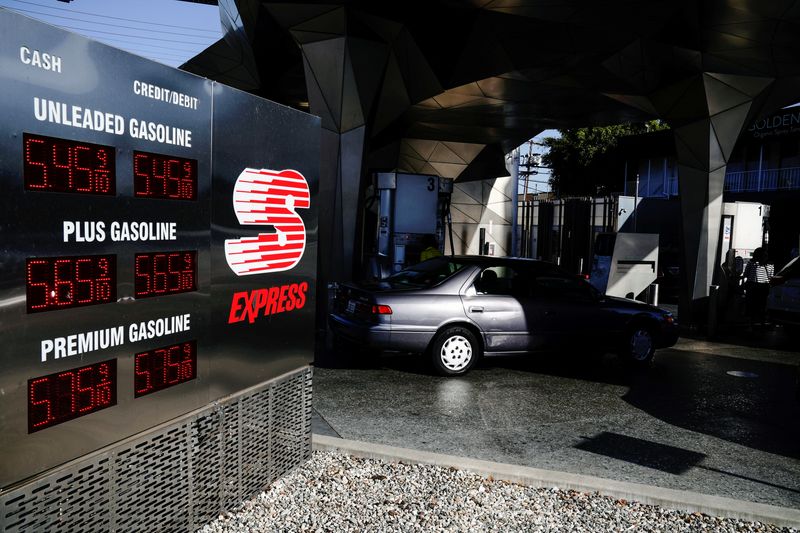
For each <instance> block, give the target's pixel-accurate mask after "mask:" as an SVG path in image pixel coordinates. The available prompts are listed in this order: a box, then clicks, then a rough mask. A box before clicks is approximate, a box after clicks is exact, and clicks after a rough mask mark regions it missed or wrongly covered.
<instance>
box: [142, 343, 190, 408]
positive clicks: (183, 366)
mask: <svg viewBox="0 0 800 533" xmlns="http://www.w3.org/2000/svg"><path fill="white" fill-rule="evenodd" d="M134 367H135V372H134V377H133V380H134V383H133V390H134V396H135V397H137V398H138V397H139V396H144V395H146V394H150V393H152V392H157V391H160V390H163V389H166V388H168V387H171V386H173V385H178V384H179V383H184V382H186V381H190V380H193V379H195V377H197V343H196V342H195V341H187V342H183V343H180V344H173V345H171V346H165V347H163V348H155V349H153V350H150V351H147V352H142V353H137V354H136V355H135V356H134Z"/></svg>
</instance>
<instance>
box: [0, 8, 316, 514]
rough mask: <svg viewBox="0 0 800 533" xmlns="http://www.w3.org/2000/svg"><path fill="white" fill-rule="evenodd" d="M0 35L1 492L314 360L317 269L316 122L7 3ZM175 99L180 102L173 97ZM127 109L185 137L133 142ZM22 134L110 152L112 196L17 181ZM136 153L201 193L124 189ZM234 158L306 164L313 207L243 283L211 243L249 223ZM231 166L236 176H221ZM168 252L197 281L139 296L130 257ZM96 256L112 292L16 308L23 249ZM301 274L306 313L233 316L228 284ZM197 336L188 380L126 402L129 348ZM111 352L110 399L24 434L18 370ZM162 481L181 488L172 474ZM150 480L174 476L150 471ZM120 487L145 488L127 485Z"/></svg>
mask: <svg viewBox="0 0 800 533" xmlns="http://www.w3.org/2000/svg"><path fill="white" fill-rule="evenodd" d="M0 36H2V37H0V43H2V47H1V48H0V61H2V64H3V68H2V69H0V89H2V93H3V98H2V99H1V100H0V185H1V186H2V191H3V194H2V195H0V245H1V246H0V268H2V273H3V275H2V278H0V343H2V345H3V349H2V350H1V351H0V395H1V396H2V407H0V454H2V456H3V461H2V462H0V488H3V487H9V486H11V485H14V484H17V483H19V482H20V481H21V480H23V479H26V478H29V477H30V476H35V475H37V474H39V473H41V472H44V471H46V470H48V469H51V468H53V467H56V466H58V465H61V464H65V463H67V462H69V461H71V460H74V459H76V458H79V457H81V456H83V455H85V454H87V453H90V452H93V451H95V450H98V449H100V448H102V447H103V446H107V445H109V444H111V443H114V442H118V441H120V440H122V439H125V438H128V437H130V436H131V435H134V434H137V433H140V432H142V431H145V430H147V429H148V428H152V427H154V426H156V425H158V424H161V423H163V422H165V421H168V420H171V419H174V418H175V417H178V416H181V415H183V414H185V413H187V412H190V411H192V410H195V409H198V408H201V407H203V406H206V405H208V404H209V403H210V402H212V401H213V400H216V399H218V398H221V397H225V396H227V395H230V394H233V393H236V392H238V391H241V390H243V389H245V388H247V387H251V386H254V385H256V384H258V383H262V382H264V381H265V380H268V379H270V378H273V377H275V376H278V375H281V374H284V373H286V372H289V371H292V370H295V369H297V368H300V367H303V366H304V365H306V364H307V363H308V362H309V361H310V360H311V356H312V350H313V335H311V334H309V332H312V331H313V314H314V301H313V295H314V294H315V287H314V285H313V281H314V279H315V274H316V232H317V219H316V210H315V208H316V205H315V201H316V198H315V195H316V192H317V187H318V168H319V119H318V118H316V117H312V116H310V115H307V114H305V113H301V112H297V111H293V110H290V109H288V108H285V107H282V106H279V105H277V104H274V103H271V102H267V101H265V100H262V99H258V98H256V97H253V96H250V95H247V94H244V93H239V92H238V91H233V90H232V89H229V88H226V87H223V86H221V85H216V86H215V84H214V83H212V82H210V81H209V80H205V79H202V78H199V77H196V76H193V75H190V74H187V73H185V72H181V71H177V70H175V69H172V68H169V67H166V66H164V65H160V64H157V63H153V62H151V61H148V60H145V59H142V58H139V57H136V56H133V55H131V54H128V53H126V52H122V51H120V50H116V49H114V48H111V47H108V46H105V45H102V44H99V43H95V42H92V41H90V40H88V39H85V38H84V37H81V36H77V35H74V34H70V33H68V32H66V31H63V30H60V29H58V28H54V27H51V26H47V25H45V24H42V23H39V22H36V21H33V20H31V19H28V18H26V17H23V16H21V15H17V14H14V13H11V12H8V11H5V10H2V9H0ZM22 47H25V48H26V49H27V50H29V51H33V50H35V51H38V52H40V53H48V54H51V55H52V56H58V57H59V58H60V64H61V69H60V72H57V71H53V70H45V69H43V68H39V67H36V66H33V65H31V64H26V63H24V62H23V61H21V57H22V56H21V52H20V50H21V48H22ZM23 55H24V54H23ZM135 82H146V83H148V84H151V85H152V86H154V87H159V88H162V89H167V90H169V91H172V92H174V93H175V94H182V95H183V94H185V95H188V96H189V97H191V98H197V100H196V102H195V101H185V100H177V97H176V98H175V99H173V98H172V97H166V96H164V95H165V94H167V93H164V92H163V91H162V93H161V96H164V98H154V97H153V96H154V95H155V93H150V94H149V96H143V95H141V94H136V93H135V89H134V88H135V87H136V85H135ZM169 94H172V93H169ZM35 98H40V99H47V100H50V101H53V102H58V103H63V104H65V105H67V106H68V107H69V108H70V109H71V106H80V107H81V108H83V109H91V110H97V111H101V112H104V113H106V112H107V113H113V114H115V115H119V116H120V117H122V118H123V121H124V131H122V132H119V133H107V132H104V131H94V130H92V129H90V128H87V127H76V126H73V125H68V124H65V123H63V122H64V121H63V120H60V121H47V120H38V119H37V117H36V114H35V106H34V99H35ZM181 101H182V102H183V103H184V104H187V103H188V104H189V105H178V104H179V103H180V102H181ZM176 102H177V103H176ZM134 118H135V119H137V120H146V121H151V122H154V123H160V124H164V125H167V126H169V127H176V128H181V129H185V130H190V131H191V147H189V146H179V145H176V144H168V143H165V142H155V141H150V140H147V139H141V138H136V137H134V136H132V135H131V129H130V120H131V119H134ZM212 131H213V134H214V142H213V145H212ZM26 132H27V133H33V134H38V135H46V136H51V137H57V138H61V139H69V140H77V141H81V142H88V143H96V144H103V145H108V146H113V147H115V150H116V168H117V172H116V174H117V178H116V194H115V195H113V196H97V195H84V194H66V193H53V192H40V191H29V190H25V189H24V187H23V174H22V161H23V155H22V148H23V146H22V135H23V133H26ZM134 150H142V151H147V152H153V153H159V154H168V155H172V156H177V157H184V158H190V159H196V160H197V161H198V194H197V199H196V200H195V201H187V200H161V199H147V198H137V197H134V194H133V169H132V161H133V151H134ZM212 154H213V168H212ZM241 165H246V166H252V167H256V168H275V169H278V170H280V169H288V168H293V169H295V170H298V171H300V172H302V173H303V174H304V176H305V177H306V180H307V181H308V183H309V186H310V189H311V208H310V209H307V210H300V211H299V214H300V215H301V217H302V218H303V221H304V224H305V227H306V233H307V235H308V239H307V245H306V250H305V254H304V256H303V259H302V261H301V262H300V264H299V265H298V266H297V267H295V268H294V269H292V270H289V271H286V272H282V273H278V274H265V275H257V276H247V277H241V278H240V277H238V276H235V275H234V274H233V272H232V271H231V270H230V268H229V267H228V265H227V263H226V261H225V258H224V255H223V251H222V244H221V243H222V240H224V238H226V236H228V235H234V234H235V235H236V236H242V235H247V234H248V232H247V231H245V229H246V228H244V227H242V226H239V224H238V222H236V217H235V215H234V212H233V206H232V204H233V202H232V185H233V182H234V181H235V179H236V177H237V176H238V173H239V172H240V171H241V168H240V166H241ZM234 168H238V170H236V171H234V170H232V169H234ZM234 172H235V173H234ZM212 180H213V185H212ZM64 221H89V222H94V221H103V222H105V223H106V229H107V230H108V228H109V225H110V224H111V222H112V221H127V222H130V221H145V222H174V223H175V224H176V227H177V232H176V233H177V238H176V239H175V240H166V241H164V240H162V241H152V240H151V241H124V242H123V241H112V240H111V239H110V236H107V238H106V239H105V240H104V241H102V242H97V241H95V242H75V241H73V240H70V241H69V242H65V240H64V238H63V222H64ZM212 225H213V227H214V232H213V236H212ZM248 231H249V230H248ZM262 231H263V230H262ZM266 231H269V230H266ZM212 239H213V244H212ZM177 250H197V253H198V272H197V290H196V291H193V292H186V293H181V294H172V295H168V296H161V297H153V298H144V299H142V298H140V299H136V298H135V297H134V277H135V273H134V254H136V253H141V252H158V251H162V252H163V251H177ZM96 254H116V256H117V280H118V282H117V287H116V289H117V301H115V302H112V303H108V304H104V305H93V306H87V307H80V308H70V309H61V310H54V311H47V312H40V313H27V311H26V284H25V261H26V258H29V257H53V256H77V255H96ZM297 282H305V283H307V284H308V291H307V302H306V305H305V307H304V308H303V309H296V310H294V311H293V312H286V313H281V314H280V315H278V314H275V315H274V316H269V317H261V318H260V319H259V320H257V321H254V322H253V323H250V322H249V321H245V322H244V323H237V324H228V317H229V314H230V309H231V305H232V300H233V296H234V294H236V293H238V292H248V293H249V292H250V291H252V290H253V289H256V288H263V287H274V286H281V285H283V284H287V283H297ZM179 314H190V315H191V329H190V330H189V331H184V332H180V333H173V334H170V335H165V336H161V337H158V338H150V339H146V340H138V341H133V340H132V339H131V338H130V335H129V329H128V328H129V326H130V325H131V324H138V323H140V322H143V321H148V320H153V319H158V318H164V317H170V316H174V315H179ZM118 326H124V328H125V329H124V331H125V335H124V337H125V338H124V342H123V343H122V344H121V345H120V346H116V347H110V348H106V349H100V350H95V351H90V352H86V353H83V354H80V355H73V356H70V357H65V358H60V359H54V358H52V357H48V358H47V360H45V361H42V360H41V357H40V347H41V343H42V341H43V340H46V339H53V338H56V337H65V336H68V335H74V334H78V333H83V332H90V331H95V330H100V329H104V328H109V327H118ZM192 339H196V340H197V352H198V353H197V361H198V362H197V377H196V379H194V380H191V381H188V382H185V383H181V384H179V385H175V386H172V387H170V388H167V389H164V390H160V391H158V392H156V393H154V394H149V395H146V396H141V397H138V398H135V399H134V391H133V388H134V385H133V381H134V368H133V367H134V354H136V353H138V352H142V351H146V350H150V349H153V348H158V347H162V346H167V345H170V344H176V343H179V342H183V341H187V340H192ZM109 359H116V360H117V367H118V371H117V372H118V377H117V381H118V388H117V404H116V405H115V406H113V407H110V408H107V409H104V410H101V411H97V412H93V413H91V414H88V415H85V416H82V417H80V418H76V419H73V420H70V421H68V422H64V423H61V424H58V425H55V426H52V427H48V428H46V429H43V430H41V431H37V432H35V433H31V434H28V425H27V401H28V400H27V386H28V380H29V379H31V378H35V377H38V376H43V375H47V374H51V373H55V372H61V371H65V370H69V369H73V368H76V367H80V366H85V365H89V364H92V363H96V362H99V361H104V360H109ZM225 420H229V419H225ZM234 429H235V428H232V429H231V432H233V431H234ZM231 435H233V433H231ZM242 435H244V433H242ZM175 438H176V439H178V440H180V439H181V438H183V437H179V436H176V437H175ZM187 438H188V437H187ZM231 438H233V437H231ZM170 450H171V448H170ZM175 453H178V452H177V450H176V451H175ZM259 453H260V452H259ZM240 459H241V458H236V460H240ZM232 460H233V459H232ZM130 461H132V462H131V463H130V468H133V469H136V468H138V467H137V466H136V465H137V464H139V463H140V462H142V461H143V462H144V463H143V464H150V463H149V462H151V461H156V463H157V462H158V458H155V457H152V458H151V457H149V456H141V457H140V456H136V457H134V456H130ZM125 464H128V463H125ZM159 464H160V463H159ZM126 468H127V467H126ZM180 470H181V469H180V468H177V467H176V468H175V472H176V476H180V475H183V474H182V473H181V472H180ZM208 475H212V474H210V473H209V474H208ZM173 481H174V482H175V483H178V484H180V483H182V481H181V480H180V479H176V480H173ZM154 482H155V483H161V484H166V485H169V483H172V481H170V482H167V481H165V480H160V479H159V480H155V481H154ZM259 482H260V481H259ZM130 490H131V491H134V492H135V491H136V490H144V488H142V487H139V486H131V487H130ZM236 494H239V493H236ZM78 529H82V528H78ZM85 529H89V530H91V529H93V528H92V527H87V528H85Z"/></svg>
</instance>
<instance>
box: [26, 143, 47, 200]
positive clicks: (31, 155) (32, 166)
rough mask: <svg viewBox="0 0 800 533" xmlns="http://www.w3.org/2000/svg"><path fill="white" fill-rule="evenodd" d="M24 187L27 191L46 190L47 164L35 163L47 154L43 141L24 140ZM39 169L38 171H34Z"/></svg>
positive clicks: (42, 162)
mask: <svg viewBox="0 0 800 533" xmlns="http://www.w3.org/2000/svg"><path fill="white" fill-rule="evenodd" d="M24 143H25V169H26V171H27V172H26V173H25V186H26V187H27V188H29V189H47V187H48V185H49V184H48V182H47V163H45V162H44V161H41V160H39V161H37V160H36V159H37V158H38V157H41V155H42V154H43V153H47V149H46V147H45V141H44V140H42V139H36V138H25V140H24ZM36 169H39V170H36Z"/></svg>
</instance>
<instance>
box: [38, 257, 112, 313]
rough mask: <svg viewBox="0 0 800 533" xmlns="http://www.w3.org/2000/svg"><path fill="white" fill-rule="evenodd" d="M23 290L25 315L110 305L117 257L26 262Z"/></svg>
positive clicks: (64, 258) (60, 258)
mask: <svg viewBox="0 0 800 533" xmlns="http://www.w3.org/2000/svg"><path fill="white" fill-rule="evenodd" d="M25 286H26V299H25V301H26V305H27V309H28V313H38V312H41V311H52V310H54V309H69V308H72V307H81V306H85V305H96V304H105V303H109V302H113V301H115V300H116V299H117V256H116V255H87V256H73V257H36V258H29V259H28V260H27V261H26V264H25Z"/></svg>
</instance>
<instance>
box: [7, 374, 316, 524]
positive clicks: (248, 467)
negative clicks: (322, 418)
mask: <svg viewBox="0 0 800 533" xmlns="http://www.w3.org/2000/svg"><path fill="white" fill-rule="evenodd" d="M311 379H312V372H311V369H310V368H308V367H307V368H303V369H301V370H300V371H298V372H295V373H292V374H289V375H286V376H283V377H281V378H279V379H277V380H274V381H271V382H268V383H266V384H264V385H263V386H262V387H261V388H258V389H250V390H248V391H247V392H246V393H243V394H242V395H240V396H237V397H234V398H231V399H228V400H225V401H224V402H221V403H218V404H215V405H213V406H210V407H208V408H207V409H206V410H203V411H200V412H199V413H194V414H192V415H191V416H189V417H186V418H185V419H182V420H180V421H178V422H175V423H174V424H170V425H169V426H167V427H162V428H160V429H159V430H158V431H155V432H150V433H147V434H144V435H141V436H139V437H137V438H135V439H132V440H127V441H125V443H124V444H122V445H119V446H116V447H111V448H106V449H104V450H102V451H101V452H97V453H95V454H93V455H92V456H90V457H87V458H85V459H83V460H80V461H78V462H75V463H72V464H70V465H69V466H68V467H63V468H60V469H55V470H54V471H53V472H51V473H49V474H47V475H45V476H42V477H39V478H37V479H36V480H35V481H33V482H31V483H28V484H26V485H23V486H20V487H17V488H14V489H11V490H9V491H7V492H4V493H3V494H2V495H0V512H2V515H0V529H2V531H8V532H27V531H31V532H32V531H36V532H38V531H70V532H71V531H91V532H99V531H120V532H123V531H124V532H136V531H142V532H148V533H149V532H157V531H165V532H166V531H170V532H171V531H187V530H193V529H197V528H199V527H201V526H202V525H204V524H205V523H207V522H209V521H211V520H213V519H214V518H216V517H217V516H218V515H219V514H220V513H221V512H222V511H230V510H233V509H235V508H236V507H237V506H238V505H239V504H240V503H241V502H242V501H244V500H246V499H249V498H251V497H252V496H254V495H255V494H257V493H258V492H259V491H261V490H262V489H264V488H265V487H266V486H267V485H269V484H270V483H272V482H273V481H275V480H276V479H278V478H280V477H281V476H282V475H284V474H286V473H287V472H289V471H290V470H291V469H293V468H294V467H296V466H298V465H300V464H301V463H303V462H305V461H306V460H308V459H309V458H310V457H311Z"/></svg>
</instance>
